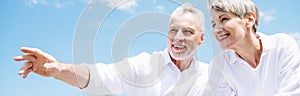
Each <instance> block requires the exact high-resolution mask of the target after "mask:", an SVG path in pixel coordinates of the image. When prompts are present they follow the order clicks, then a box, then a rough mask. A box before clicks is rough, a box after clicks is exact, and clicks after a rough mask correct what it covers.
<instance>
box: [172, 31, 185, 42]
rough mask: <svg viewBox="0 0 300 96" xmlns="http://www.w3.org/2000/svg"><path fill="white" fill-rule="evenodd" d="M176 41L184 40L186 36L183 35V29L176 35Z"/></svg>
mask: <svg viewBox="0 0 300 96" xmlns="http://www.w3.org/2000/svg"><path fill="white" fill-rule="evenodd" d="M174 39H175V40H183V39H184V34H183V32H182V30H181V29H179V30H178V32H177V33H176V35H175V37H174Z"/></svg>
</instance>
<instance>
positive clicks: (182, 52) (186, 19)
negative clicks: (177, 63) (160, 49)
mask: <svg viewBox="0 0 300 96" xmlns="http://www.w3.org/2000/svg"><path fill="white" fill-rule="evenodd" d="M203 42H204V34H203V33H200V24H199V22H198V20H197V19H196V18H195V16H194V15H193V14H191V13H183V14H175V15H174V16H173V17H171V21H170V25H169V31H168V51H169V53H170V55H171V57H172V58H173V59H175V60H185V59H187V58H192V56H193V55H194V53H195V51H196V49H197V47H198V46H199V45H201V44H202V43H203Z"/></svg>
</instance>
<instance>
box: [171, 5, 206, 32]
mask: <svg viewBox="0 0 300 96" xmlns="http://www.w3.org/2000/svg"><path fill="white" fill-rule="evenodd" d="M187 12H189V13H191V14H193V15H194V17H195V18H196V19H197V21H198V23H199V24H200V25H199V26H200V28H199V29H200V32H201V33H202V32H204V24H205V20H204V15H203V13H202V11H201V10H198V9H196V8H194V7H193V6H192V5H191V4H190V3H184V4H183V5H182V6H180V7H178V8H176V10H175V11H174V12H173V13H172V15H171V19H172V17H174V16H175V15H177V14H184V13H187ZM170 21H171V20H170Z"/></svg>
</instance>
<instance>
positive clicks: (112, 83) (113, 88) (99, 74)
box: [82, 63, 123, 95]
mask: <svg viewBox="0 0 300 96" xmlns="http://www.w3.org/2000/svg"><path fill="white" fill-rule="evenodd" d="M87 66H88V69H89V71H90V79H89V83H88V85H87V87H85V88H83V89H82V91H83V92H85V93H86V94H96V95H102V94H122V93H123V92H122V86H121V82H120V78H119V76H118V75H117V73H116V72H115V70H114V67H113V64H102V63H97V64H90V65H87Z"/></svg>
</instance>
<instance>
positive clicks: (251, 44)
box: [234, 35, 262, 68]
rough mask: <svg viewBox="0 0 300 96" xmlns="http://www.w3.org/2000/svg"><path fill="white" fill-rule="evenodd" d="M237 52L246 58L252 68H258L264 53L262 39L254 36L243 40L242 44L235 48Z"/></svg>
mask: <svg viewBox="0 0 300 96" xmlns="http://www.w3.org/2000/svg"><path fill="white" fill-rule="evenodd" d="M234 50H235V52H236V54H237V55H238V56H239V57H240V58H242V59H243V60H245V61H246V62H247V63H248V64H249V65H250V66H251V67H252V68H256V67H257V66H258V65H259V63H260V57H261V54H262V44H261V40H260V39H259V38H257V37H256V35H254V36H250V38H249V39H248V40H247V39H246V40H245V42H242V44H241V46H238V47H236V49H234Z"/></svg>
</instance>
